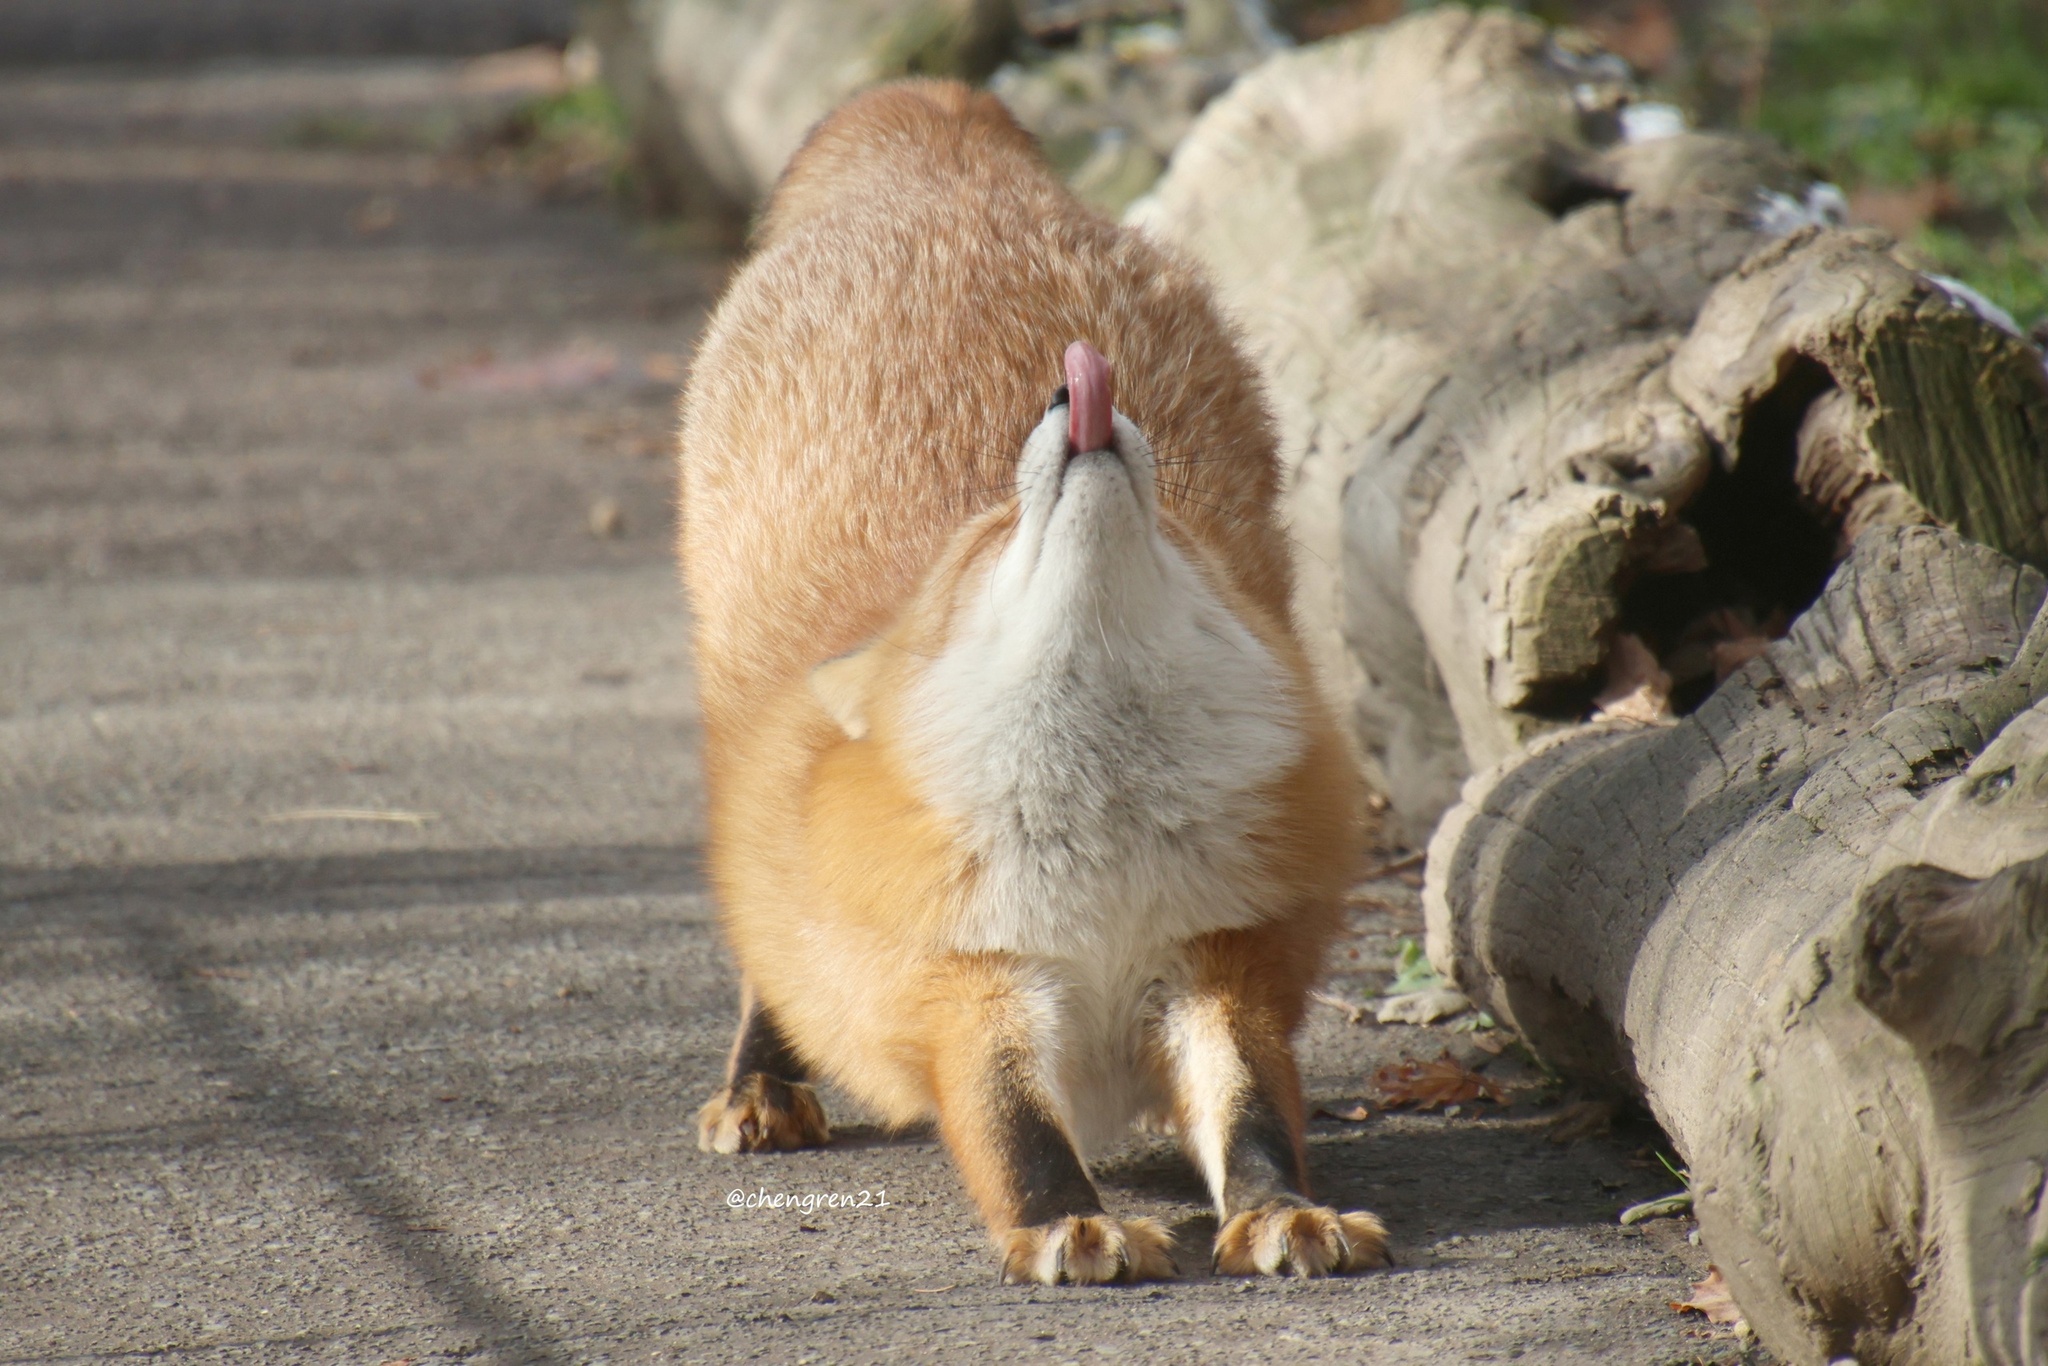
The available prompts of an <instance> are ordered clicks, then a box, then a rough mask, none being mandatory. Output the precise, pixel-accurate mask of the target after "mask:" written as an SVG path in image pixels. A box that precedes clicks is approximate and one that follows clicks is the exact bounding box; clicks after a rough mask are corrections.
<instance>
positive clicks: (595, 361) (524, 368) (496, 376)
mask: <svg viewBox="0 0 2048 1366" xmlns="http://www.w3.org/2000/svg"><path fill="white" fill-rule="evenodd" d="M618 369H619V354H618V352H616V351H614V350H612V349H611V348H610V347H605V346H589V345H581V344H577V345H570V346H567V347H564V348H563V349H561V350H560V351H555V352H552V353H550V354H548V355H545V356H540V357H537V358H536V359H534V360H529V361H500V360H498V359H497V357H496V356H494V355H493V354H492V353H491V352H489V351H487V350H485V351H478V352H476V353H475V354H473V355H471V356H469V357H467V358H465V359H463V360H457V361H450V362H448V363H446V364H443V365H430V366H427V367H426V368H425V369H423V370H421V371H420V372H419V382H420V387H422V388H425V389H462V390H468V391H470V392H472V393H480V394H516V393H531V392H534V391H537V390H543V389H588V388H592V387H593V386H595V385H599V384H603V383H605V382H606V381H607V380H609V379H611V378H612V376H613V375H615V374H617V373H618Z"/></svg>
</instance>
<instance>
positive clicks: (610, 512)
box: [589, 498, 626, 541]
mask: <svg viewBox="0 0 2048 1366" xmlns="http://www.w3.org/2000/svg"><path fill="white" fill-rule="evenodd" d="M589 527H590V534H591V535H593V536H595V537H597V538H598V539H599V540H600V541H609V540H616V539H617V538H618V537H620V536H623V535H625V534H626V510H625V509H624V508H622V507H620V506H619V500H618V499H616V498H599V499H597V500H596V501H595V502H593V503H591V505H590V518H589Z"/></svg>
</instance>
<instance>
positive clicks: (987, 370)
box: [681, 82, 1288, 732]
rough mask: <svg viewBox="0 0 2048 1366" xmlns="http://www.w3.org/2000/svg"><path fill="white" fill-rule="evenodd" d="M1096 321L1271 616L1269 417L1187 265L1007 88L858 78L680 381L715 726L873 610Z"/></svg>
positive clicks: (1163, 463) (899, 595)
mask: <svg viewBox="0 0 2048 1366" xmlns="http://www.w3.org/2000/svg"><path fill="white" fill-rule="evenodd" d="M1077 337H1078V338H1085V339H1087V340H1089V341H1091V342H1092V343H1093V344H1094V345H1095V346H1096V347H1097V348H1099V349H1100V350H1101V351H1102V353H1103V354H1105V355H1106V356H1108V357H1109V359H1110V361H1111V362H1112V363H1113V364H1114V366H1115V368H1116V382H1117V396H1118V397H1117V401H1118V406H1119V408H1120V409H1121V410H1122V411H1124V412H1126V413H1127V414H1128V415H1129V416H1130V417H1131V419H1132V420H1133V421H1135V422H1137V423H1138V424H1139V426H1140V427H1142V428H1143V429H1144V430H1145V431H1146V433H1147V434H1148V436H1149V437H1150V438H1151V440H1152V443H1153V446H1154V448H1155V449H1156V451H1157V454H1158V459H1159V468H1160V484H1159V492H1160V496H1161V499H1162V501H1163V502H1164V503H1166V504H1167V505H1168V506H1170V507H1172V508H1173V509H1174V511H1175V512H1176V513H1177V514H1178V515H1179V517H1180V519H1181V521H1182V523H1183V524H1185V525H1186V526H1188V527H1189V529H1190V531H1191V532H1192V533H1193V534H1197V535H1199V536H1201V537H1202V538H1203V539H1204V540H1205V541H1206V542H1207V543H1208V548H1209V549H1211V550H1212V551H1214V552H1215V554H1216V558H1217V560H1218V562H1220V563H1222V564H1224V565H1227V566H1228V568H1229V572H1230V573H1231V574H1232V576H1233V577H1234V579H1235V580H1236V582H1235V585H1234V586H1235V587H1236V588H1237V590H1238V591H1240V592H1243V593H1244V594H1246V595H1247V596H1248V597H1249V598H1250V599H1251V600H1252V601H1254V602H1256V603H1258V604H1259V605H1260V606H1261V607H1264V608H1266V609H1268V610H1269V611H1271V612H1272V613H1273V614H1274V616H1275V618H1276V619H1278V620H1285V619H1286V612H1287V609H1286V600H1287V587H1288V586H1287V568H1286V554H1285V547H1284V540H1283V537H1282V535H1281V533H1280V531H1279V530H1278V528H1277V526H1276V524H1275V521H1274V517H1273V513H1272V501H1273V495H1274V492H1275V480H1276V466H1275V461H1274V453H1273V438H1272V430H1271V423H1270V421H1269V419H1268V417H1267V415H1266V412H1265V409H1264V406H1263V402H1262V400H1261V398H1260V395H1259V391H1258V387H1257V382H1256V379H1255V377H1254V376H1253V374H1252V373H1251V371H1250V369H1249V367H1248V366H1247V365H1246V364H1245V363H1244V361H1243V360H1242V359H1241V358H1240V357H1239V356H1238V354H1237V353H1236V351H1235V350H1234V348H1233V347H1232V346H1231V344H1230V339H1229V338H1230V334H1229V331H1228V329H1227V328H1226V327H1224V326H1223V325H1222V323H1221V322H1220V321H1219V319H1218V318H1217V317H1216V315H1215V313H1214V311H1213V309H1212V307H1211V305H1210V303H1209V301H1208V299H1207V297H1206V295H1205V293H1204V291H1203V288H1202V286H1201V283H1200V281H1199V279H1198V278H1197V277H1196V275H1195V274H1194V272H1193V271H1192V270H1191V269H1189V268H1188V267H1187V266H1186V265H1184V264H1183V263H1181V262H1180V261H1179V260H1177V259H1176V258H1174V257H1172V256H1170V255H1169V254H1167V253H1166V252H1164V251H1162V250H1160V249H1158V248H1156V247H1155V246H1153V245H1152V244H1150V243H1148V242H1146V241H1145V240H1143V239H1142V238H1140V237H1138V236H1137V235H1136V234H1134V233H1129V232H1125V231H1122V230H1120V229H1118V228H1117V227H1116V226H1115V225H1113V224H1111V223H1109V222H1107V221H1106V220H1104V219H1102V218H1100V217H1098V216H1096V215H1094V214H1092V213H1090V212H1089V211H1087V210H1086V209H1084V208H1082V207H1081V206H1080V205H1078V204H1077V203H1076V202H1075V201H1074V200H1073V199H1072V198H1071V197H1070V196H1069V195H1068V194H1067V193H1066V191H1065V190H1064V189H1063V188H1062V187H1061V186H1060V185H1059V184H1058V182H1057V181H1055V180H1054V179H1053V178H1052V176H1051V174H1050V172H1049V171H1047V170H1046V168H1045V166H1044V164H1043V162H1042V161H1041V159H1040V158H1039V156H1038V153H1037V150H1036V148H1035V146H1034V145H1033V144H1032V143H1031V141H1030V139H1029V138H1028V137H1027V136H1026V135H1025V134H1024V133H1023V132H1022V131H1021V130H1019V129H1018V128H1017V126H1016V125H1015V123H1014V122H1013V121H1012V120H1011V119H1010V118H1009V116H1008V114H1007V113H1006V112H1005V111H1004V110H1003V109H1002V107H1001V105H1000V104H999V103H998V102H997V101H995V99H994V98H993V97H991V96H988V95H983V94H977V93H975V92H972V91H969V90H968V89H967V88H966V87H963V86H957V85H950V84H942V83H937V82H931V83H913V84H909V85H899V86H893V87H889V88H886V89H883V90H879V91H876V92H873V93H871V94H869V95H867V96H864V97H862V98H860V99H858V100H855V101H853V102H852V103H851V104H849V105H847V106H845V107H843V108H842V109H841V110H839V111H838V112H837V113H835V114H834V115H833V116H832V117H831V118H829V119H828V120H827V121H826V122H825V123H824V124H823V125H821V126H820V128H819V129H818V130H817V131H816V132H815V133H814V134H813V135H812V137H811V139H810V141H809V142H807V143H806V145H805V147H804V148H803V150H802V151H800V152H799V153H798V155H797V158H796V159H795V161H794V162H793V163H792V165H791V168H790V170H789V172H788V173H787V174H786V175H785V177H784V179H783V183H782V184H781V185H780V186H779V187H778V188H777V191H776V194H775V197H774V200H773V201H772V203H771V205H770V207H769V209H768V212H767V215H766V217H765V219H764V222H763V225H762V229H761V233H760V240H759V245H758V247H757V250H756V253H755V255H754V256H753V257H752V258H751V259H750V260H749V261H748V262H747V263H746V265H745V266H744V267H743V268H742V269H741V271H740V273H739V275H738V276H737V277H736V279H735V280H734V282H733V284H732V286H731V288H730V290H729V291H728V293H727V295H726V297H725V299H724V301H723V302H722V303H721V305H720V307H719V309H718V311H717V313H716V315H715V316H714V317H713V319H712V321H711V323H710V325H709V327H708V328H707V331H706V335H705V338H704V341H703V344H702V346H701V348H700V351H699V354H698V357H697V361H696V366H695V369H694V372H693V375H692V380H691V388H690V392H689V396H688V398H687V400H686V403H685V408H684V415H683V434H682V500H681V501H682V538H681V539H682V546H681V550H682V561H683V569H684V576H685V580H686V583H687V586H688V588H689V590H690V594H691V598H692V603H693V607H694V610H695V614H696V629H697V643H698V652H697V653H698V667H699V670H700V681H701V686H702V695H703V700H704V704H705V711H706V721H707V723H708V724H709V725H710V726H711V727H712V729H713V730H714V732H716V731H717V730H719V729H721V728H722V727H725V726H728V725H731V724H734V723H736V722H738V721H739V720H740V718H741V717H743V716H744V715H745V714H746V712H747V711H748V709H749V708H750V707H752V706H755V705H758V704H759V702H760V701H761V700H762V699H764V698H765V697H767V696H770V695H772V694H773V693H774V692H775V691H776V690H778V689H780V688H782V687H785V686H786V685H788V684H789V683H790V682H791V681H792V680H793V679H795V678H796V677H798V676H799V675H801V674H802V672H803V671H805V670H806V669H808V668H809V667H810V666H812V665H814V664H816V663H817V662H818V661H820V660H823V659H827V658H830V657H832V656H833V655H835V654H838V653H840V652H842V651H844V650H847V649H850V648H852V647H854V646H856V645H858V644H860V643H861V642H862V641H864V640H865V639H867V638H868V637H869V636H871V635H873V634H874V633H875V632H876V631H877V630H878V629H879V628H880V627H881V626H882V625H883V624H884V623H885V622H886V621H887V620H888V619H889V618H890V616H891V615H892V613H893V612H894V611H895V610H896V609H897V608H898V607H899V606H900V605H901V604H902V603H903V601H904V600H905V598H906V597H907V596H908V595H909V594H910V593H911V591H912V589H913V588H914V586H915V584H916V583H917V581H918V580H919V579H920V578H921V577H922V576H923V575H924V574H925V573H926V571H927V570H929V568H930V567H931V565H932V563H933V561H934V559H935V557H936V556H937V555H938V553H939V552H940V550H941V548H942V547H943V546H944V545H945V543H946V541H947V538H948V537H949V536H950V535H951V534H952V533H953V532H954V531H955V530H956V529H957V528H958V527H959V526H960V525H961V523H962V522H964V521H965V520H967V519H969V518H971V517H973V516H974V515H976V514H977V513H980V512H982V511H983V510H985V509H987V508H988V507H990V506H991V505H993V504H996V503H998V502H1001V501H1002V500H1004V499H1005V498H1006V497H1008V496H1009V494H1010V492H1011V478H1012V474H1013V470H1014V462H1015V456H1016V451H1017V449H1018V447H1019V445H1020V444H1021V442H1022V441H1023V439H1024V437H1025V436H1026V435H1027V434H1028V433H1029V432H1030V430H1031V429H1032V427H1033V426H1034V425H1035V424H1036V423H1037V422H1038V420H1039V418H1040V416H1041V415H1042V413H1043V412H1044V409H1045V406H1046V402H1047V399H1048V397H1049V396H1050V395H1051V393H1052V391H1053V389H1054V388H1055V387H1056V386H1057V385H1058V384H1059V383H1060V380H1061V371H1060V368H1059V366H1060V356H1061V353H1062V351H1063V349H1064V348H1065V347H1066V345H1067V343H1069V342H1070V341H1072V340H1073V339H1075V338H1077Z"/></svg>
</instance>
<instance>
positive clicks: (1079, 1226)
mask: <svg viewBox="0 0 2048 1366" xmlns="http://www.w3.org/2000/svg"><path fill="white" fill-rule="evenodd" d="M1001 1242H1002V1249H1003V1284H1004V1285H1031V1284H1038V1285H1106V1284H1109V1283H1110V1282H1113V1281H1163V1280H1165V1279H1166V1278H1167V1277H1169V1276H1174V1275H1178V1274H1179V1272H1180V1268H1179V1267H1177V1266H1175V1265H1174V1264H1173V1240H1172V1238H1170V1237H1169V1236H1168V1235H1167V1232H1166V1227H1165V1225H1163V1224H1161V1223H1160V1222H1159V1221H1158V1220H1157V1219H1124V1220H1121V1221H1119V1220H1116V1219H1111V1218H1110V1217H1108V1216H1107V1215H1102V1214H1094V1215H1086V1216H1080V1215H1074V1216H1069V1217H1068V1218H1065V1219H1055V1220H1054V1221H1053V1222H1051V1223H1049V1224H1035V1225H1033V1226H1031V1227H1029V1228H1018V1229H1011V1230H1010V1231H1009V1232H1008V1233H1007V1234H1005V1235H1003V1237H1002V1239H1001Z"/></svg>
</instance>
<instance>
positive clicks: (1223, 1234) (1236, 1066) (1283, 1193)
mask: <svg viewBox="0 0 2048 1366" xmlns="http://www.w3.org/2000/svg"><path fill="white" fill-rule="evenodd" d="M1260 966H1261V965H1260V959H1259V956H1258V954H1257V953H1256V951H1255V949H1254V948H1253V946H1252V945H1250V944H1248V943H1246V942H1245V939H1244V932H1242V931H1239V932H1232V933H1227V934H1219V935H1212V936H1209V937H1207V938H1206V939H1204V940H1203V941H1201V942H1200V943H1198V944H1197V945H1196V948H1195V954H1194V969H1195V971H1194V975H1193V980H1192V981H1191V983H1190V985H1189V988H1188V990H1187V992H1186V993H1185V994H1183V995H1180V996H1177V997H1176V998H1174V999H1173V1000H1172V1001H1170V1002H1169V1003H1168V1004H1167V1007H1166V1011H1165V1016H1164V1019H1163V1021H1162V1031H1161V1041H1162V1043H1163V1044H1164V1052H1165V1055H1166V1061H1167V1065H1168V1069H1169V1072H1170V1075H1171V1078H1172V1086H1173V1093H1174V1104H1175V1109H1176V1110H1177V1112H1178V1117H1179V1121H1180V1130H1181V1135H1182V1141H1183V1142H1184V1143H1185V1144H1186V1146H1187V1148H1188V1151H1189V1154H1190V1155H1191V1156H1192V1157H1193V1158H1194V1159H1195V1162H1196V1164H1197V1165H1198V1166H1200V1167H1201V1169H1202V1175H1203V1176H1204V1178H1206V1179H1207V1181H1208V1183H1209V1191H1210V1194H1211V1195H1212V1196H1213V1197H1214V1198H1215V1201H1216V1214H1217V1218H1218V1219H1219V1220H1221V1221H1222V1227H1220V1228H1219V1229H1218V1230H1217V1232H1216V1254H1215V1260H1216V1269H1217V1270H1218V1271H1220V1272H1223V1273H1224V1274H1226V1275H1232V1276H1246V1275H1252V1274H1255V1273H1258V1272H1264V1273H1266V1274H1268V1275H1274V1274H1282V1273H1291V1274H1293V1275H1296V1276H1322V1275H1327V1274H1330V1273H1332V1272H1345V1271H1361V1270H1364V1269H1366V1268H1368V1267H1376V1266H1385V1265H1386V1264H1387V1230H1386V1227H1385V1225H1383V1224H1381V1223H1380V1221H1379V1219H1378V1217H1377V1216H1375V1215H1372V1214H1368V1213H1366V1212H1365V1211H1363V1210H1360V1211H1356V1212H1353V1213H1349V1214H1339V1213H1338V1212H1337V1211H1336V1210H1333V1209H1330V1208H1328V1207H1327V1206H1323V1205H1318V1204H1316V1203H1315V1202H1314V1201H1313V1200H1311V1199H1310V1198H1309V1193H1308V1172H1307V1165H1308V1163H1307V1149H1306V1146H1305V1145H1304V1143H1303V1141H1302V1132H1301V1131H1302V1100H1301V1075H1300V1073H1299V1071H1298V1070H1297V1069H1296V1067H1295V1062H1294V1046H1293V1043H1292V1041H1291V1038H1290V1036H1291V1034H1292V1032H1293V1025H1294V1023H1295V1020H1294V1018H1293V1014H1294V1012H1291V1011H1286V1010H1283V1009H1282V1008H1281V1005H1282V1003H1281V1002H1280V1001H1278V1000H1276V999H1275V997H1276V996H1279V995H1281V994H1282V992H1283V991H1285V990H1286V988H1285V987H1283V986H1281V985H1280V984H1275V983H1267V982H1262V981H1261V980H1260Z"/></svg>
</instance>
